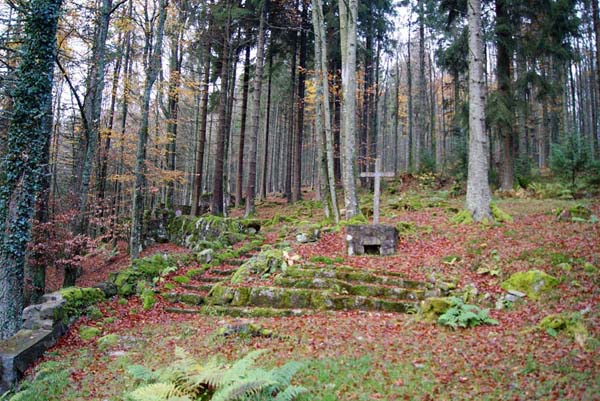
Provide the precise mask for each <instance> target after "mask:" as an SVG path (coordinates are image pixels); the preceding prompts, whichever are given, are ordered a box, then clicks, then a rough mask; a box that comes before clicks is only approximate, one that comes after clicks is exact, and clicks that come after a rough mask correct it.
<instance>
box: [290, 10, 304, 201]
mask: <svg viewBox="0 0 600 401" xmlns="http://www.w3.org/2000/svg"><path fill="white" fill-rule="evenodd" d="M301 3H302V22H301V24H302V25H301V30H300V59H299V65H298V113H297V115H296V117H297V122H296V141H295V144H294V174H293V176H294V179H293V186H292V202H297V201H299V200H300V199H302V140H303V137H304V90H305V87H306V84H305V81H306V31H307V28H308V27H307V21H308V5H307V3H306V2H304V1H303V2H301Z"/></svg>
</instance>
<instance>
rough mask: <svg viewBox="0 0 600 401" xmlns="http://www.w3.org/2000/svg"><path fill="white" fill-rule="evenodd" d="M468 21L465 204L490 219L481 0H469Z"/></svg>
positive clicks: (477, 217) (476, 217)
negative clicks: (467, 155) (467, 162)
mask: <svg viewBox="0 0 600 401" xmlns="http://www.w3.org/2000/svg"><path fill="white" fill-rule="evenodd" d="M468 9H469V14H468V23H469V172H468V178H467V200H466V208H467V210H468V211H469V212H470V213H471V214H472V216H473V220H475V221H482V220H483V219H491V211H490V199H491V194H490V186H489V183H488V139H487V134H486V130H485V89H484V78H483V42H482V37H481V36H482V34H481V3H480V0H469V2H468Z"/></svg>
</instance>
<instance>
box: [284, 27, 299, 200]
mask: <svg viewBox="0 0 600 401" xmlns="http://www.w3.org/2000/svg"><path fill="white" fill-rule="evenodd" d="M291 35H292V39H291V40H292V62H291V68H290V88H291V92H292V93H291V94H290V113H289V118H290V124H289V126H290V127H289V128H290V129H288V130H287V131H288V136H289V138H287V141H286V142H287V146H286V148H287V152H288V153H287V155H286V156H284V157H285V160H286V161H287V163H286V169H285V197H286V199H287V201H288V202H292V177H293V175H294V172H293V152H294V139H295V138H296V136H295V135H296V124H294V116H295V115H296V114H295V113H294V111H295V110H296V108H295V107H294V104H295V103H296V101H295V99H296V60H297V57H296V56H297V53H298V33H297V32H296V31H292V32H291Z"/></svg>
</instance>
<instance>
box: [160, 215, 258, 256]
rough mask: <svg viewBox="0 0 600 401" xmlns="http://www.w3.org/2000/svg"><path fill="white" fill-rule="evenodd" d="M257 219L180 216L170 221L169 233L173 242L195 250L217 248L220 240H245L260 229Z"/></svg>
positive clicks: (232, 241) (227, 242)
mask: <svg viewBox="0 0 600 401" xmlns="http://www.w3.org/2000/svg"><path fill="white" fill-rule="evenodd" d="M260 226H261V224H260V222H259V221H258V220H256V219H244V220H239V219H232V218H225V217H219V216H210V215H209V216H202V217H192V216H179V217H176V218H174V219H172V221H171V222H170V223H169V226H168V233H169V238H170V240H171V241H172V242H175V243H177V244H179V245H182V246H186V247H188V248H190V249H193V250H195V251H201V250H203V249H217V248H215V245H216V244H217V243H219V242H221V243H224V245H232V244H235V243H237V242H240V241H241V240H243V239H244V238H245V237H246V235H247V233H256V232H258V231H259V230H260Z"/></svg>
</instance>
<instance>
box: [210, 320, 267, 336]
mask: <svg viewBox="0 0 600 401" xmlns="http://www.w3.org/2000/svg"><path fill="white" fill-rule="evenodd" d="M215 334H216V335H218V336H223V337H231V336H240V337H271V336H272V335H273V330H270V329H266V328H264V327H262V326H261V325H259V324H254V323H242V324H227V325H225V326H222V327H219V328H218V329H217V330H216V332H215Z"/></svg>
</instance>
